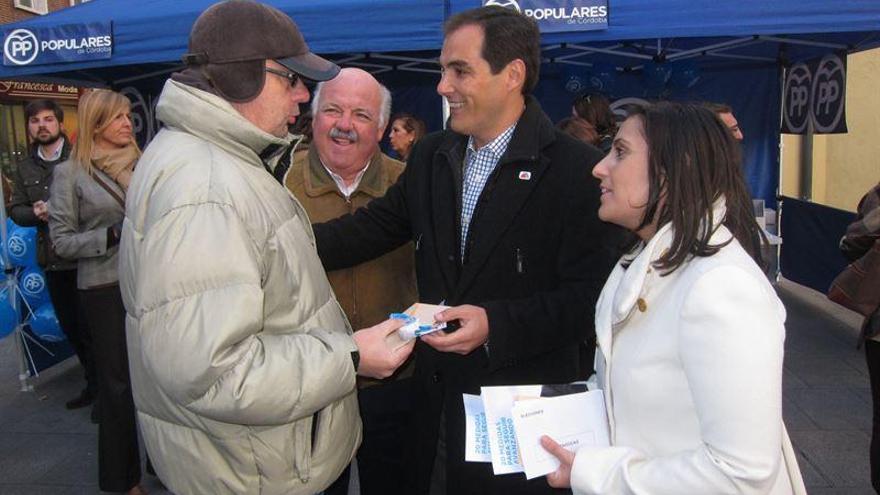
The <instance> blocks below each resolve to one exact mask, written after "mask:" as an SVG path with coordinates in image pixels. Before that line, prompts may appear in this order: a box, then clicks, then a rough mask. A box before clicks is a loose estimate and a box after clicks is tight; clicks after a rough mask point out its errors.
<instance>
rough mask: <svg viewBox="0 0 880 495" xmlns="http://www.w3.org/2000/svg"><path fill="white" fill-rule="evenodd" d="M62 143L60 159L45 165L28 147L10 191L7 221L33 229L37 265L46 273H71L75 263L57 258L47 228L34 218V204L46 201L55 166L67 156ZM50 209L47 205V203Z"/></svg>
mask: <svg viewBox="0 0 880 495" xmlns="http://www.w3.org/2000/svg"><path fill="white" fill-rule="evenodd" d="M63 139H64V145H63V147H62V148H61V157H60V158H59V159H58V160H53V161H46V160H43V159H42V158H40V155H39V154H37V146H36V145H35V146H32V147H31V149H30V153H29V154H28V156H27V158H25V159H23V160H22V161H20V162H18V164H17V165H16V169H15V173H14V175H13V180H14V188H13V190H12V198H11V199H10V201H9V217H10V218H12V221H13V222H15V223H17V224H18V225H21V226H22V227H37V259H38V261H39V262H40V265H41V266H43V267H45V268H46V269H49V270H72V269H74V268H76V261H75V260H65V259H63V258H60V257H58V256H57V255H56V254H55V252H54V251H53V250H52V243H51V242H49V224H48V223H46V222H43V221H42V220H40V219H39V218H37V216H36V215H34V203H36V202H37V201H49V188H50V186H51V185H52V172H53V171H54V170H55V166H56V165H58V164H59V163H61V162H63V161H64V160H67V158H68V157H69V156H70V148H71V145H70V141H69V140H68V139H67V138H63ZM49 206H50V208H51V202H50V205H49Z"/></svg>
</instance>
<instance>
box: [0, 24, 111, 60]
mask: <svg viewBox="0 0 880 495" xmlns="http://www.w3.org/2000/svg"><path fill="white" fill-rule="evenodd" d="M0 31H2V33H3V65H5V66H12V67H16V66H18V67H21V66H32V65H41V64H55V63H65V62H82V61H86V60H101V59H107V58H110V57H112V56H113V23H112V22H111V21H103V22H102V21H95V22H87V23H79V24H63V25H58V26H32V27H29V28H27V29H25V28H9V29H5V30H4V29H0Z"/></svg>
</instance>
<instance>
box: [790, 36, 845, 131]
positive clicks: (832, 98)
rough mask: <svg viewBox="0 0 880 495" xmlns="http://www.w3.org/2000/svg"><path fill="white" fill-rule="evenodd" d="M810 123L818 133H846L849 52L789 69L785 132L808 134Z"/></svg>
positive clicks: (830, 55)
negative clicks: (847, 54) (847, 61)
mask: <svg viewBox="0 0 880 495" xmlns="http://www.w3.org/2000/svg"><path fill="white" fill-rule="evenodd" d="M810 122H812V124H813V132H815V133H816V134H838V133H845V132H846V55H839V54H833V53H832V54H829V55H826V56H824V57H822V59H821V60H813V61H810V62H808V63H798V64H795V65H793V66H792V67H791V68H790V69H789V70H788V74H787V75H786V77H785V88H784V91H783V112H782V132H783V133H784V134H804V133H806V132H807V129H808V127H809V126H808V124H809V123H810Z"/></svg>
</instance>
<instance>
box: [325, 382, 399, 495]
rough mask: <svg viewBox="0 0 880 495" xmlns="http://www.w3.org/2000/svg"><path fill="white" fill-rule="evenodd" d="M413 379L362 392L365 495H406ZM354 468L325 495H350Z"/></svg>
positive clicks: (359, 462)
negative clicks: (405, 481) (350, 480)
mask: <svg viewBox="0 0 880 495" xmlns="http://www.w3.org/2000/svg"><path fill="white" fill-rule="evenodd" d="M412 382H413V380H412V378H405V379H403V380H397V381H393V382H389V383H385V384H382V385H376V386H372V387H367V388H363V389H360V390H359V391H358V403H359V404H360V411H361V421H362V422H363V424H364V440H363V442H361V447H360V449H359V450H358V453H357V468H358V480H359V481H360V488H361V495H395V494H401V495H406V494H407V490H406V489H405V486H404V484H403V483H402V482H401V479H402V477H403V476H406V474H407V473H408V472H409V471H410V470H411V467H410V464H409V462H408V460H407V456H406V444H407V438H406V434H407V432H408V428H409V426H410V421H412V419H413V418H412V414H413V403H412V387H413V383H412ZM350 474H351V473H350V468H346V469H345V471H344V472H343V473H342V475H341V476H340V477H339V479H338V480H336V482H334V483H333V484H332V485H330V487H329V488H328V489H327V490H325V491H324V494H325V495H345V494H347V493H348V482H349V477H350Z"/></svg>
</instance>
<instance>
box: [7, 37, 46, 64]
mask: <svg viewBox="0 0 880 495" xmlns="http://www.w3.org/2000/svg"><path fill="white" fill-rule="evenodd" d="M3 54H4V55H5V56H6V60H8V61H10V62H12V63H13V64H15V65H27V64H29V63H31V62H33V61H34V59H35V58H37V55H39V54H40V42H39V41H38V40H37V37H36V35H34V33H32V32H31V31H29V30H27V29H16V30H15V31H13V32H11V33H9V34H8V35H7V36H6V41H4V42H3Z"/></svg>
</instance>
